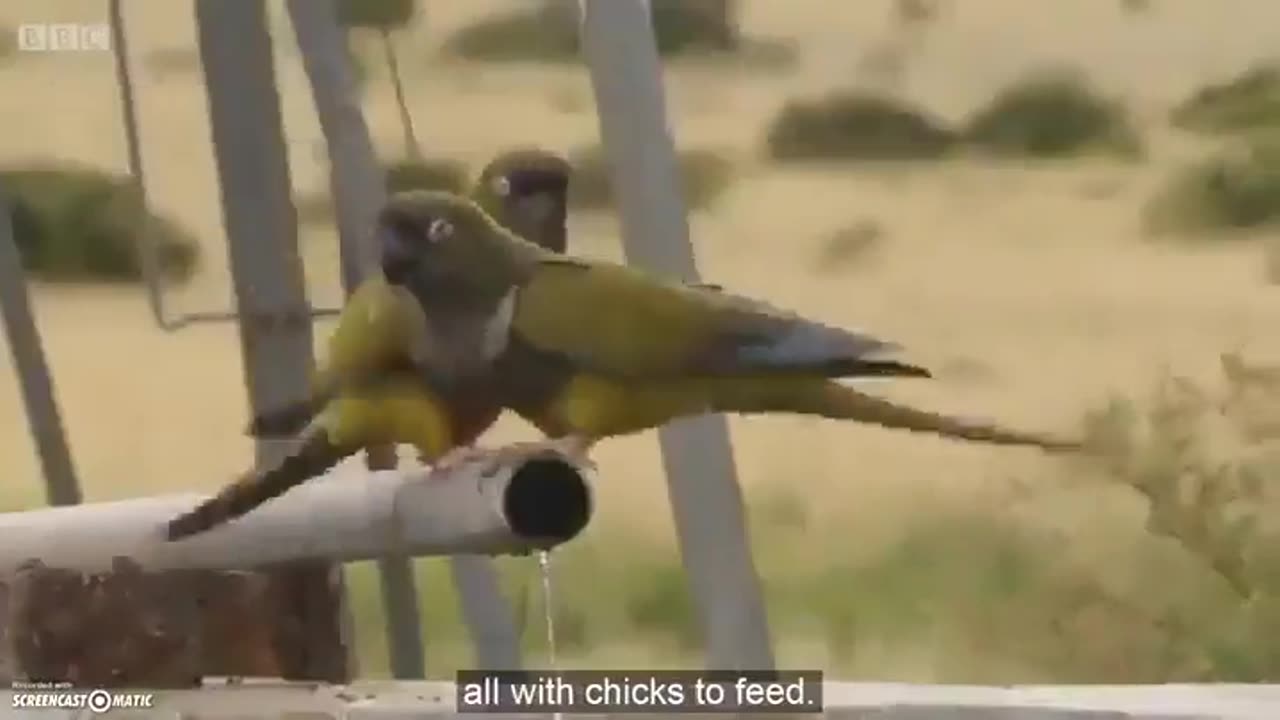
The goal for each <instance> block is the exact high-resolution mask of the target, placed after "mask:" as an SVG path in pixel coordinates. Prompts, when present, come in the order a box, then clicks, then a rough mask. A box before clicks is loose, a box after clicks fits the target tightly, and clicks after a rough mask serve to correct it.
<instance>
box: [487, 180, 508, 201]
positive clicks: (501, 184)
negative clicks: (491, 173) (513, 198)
mask: <svg viewBox="0 0 1280 720" xmlns="http://www.w3.org/2000/svg"><path fill="white" fill-rule="evenodd" d="M489 187H491V188H492V189H493V191H494V192H495V193H497V194H498V195H501V196H502V197H506V196H508V195H510V194H511V181H510V180H508V179H507V177H506V176H505V175H498V176H496V177H494V178H493V180H491V181H490V182H489Z"/></svg>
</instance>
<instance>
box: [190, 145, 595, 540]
mask: <svg viewBox="0 0 1280 720" xmlns="http://www.w3.org/2000/svg"><path fill="white" fill-rule="evenodd" d="M568 176H569V172H568V164H567V162H565V161H564V160H563V159H562V158H561V157H560V156H558V155H556V154H554V153H551V152H548V151H544V150H541V149H538V148H518V149H515V150H509V151H506V152H504V153H501V154H499V155H498V156H497V157H495V158H494V159H493V160H492V161H491V162H490V163H489V164H488V165H486V166H485V168H484V169H483V170H482V171H481V173H480V176H479V178H478V179H477V181H476V183H475V187H474V190H473V193H472V197H474V198H475V200H476V202H477V203H479V204H481V205H482V206H484V207H486V208H489V210H490V212H492V213H493V215H494V217H497V218H499V219H500V220H502V221H503V222H505V223H507V224H508V227H510V228H511V229H512V231H514V232H519V233H522V234H525V236H526V237H528V238H529V239H530V240H531V241H533V242H535V243H537V244H539V245H541V246H543V247H545V248H547V249H548V250H550V251H552V252H563V251H564V247H565V237H566V231H565V221H566V215H567V207H568V206H567V185H568ZM423 330H425V325H424V324H423V322H422V320H421V318H420V314H419V313H418V310H417V306H416V304H415V303H414V302H413V301H412V299H411V298H406V297H405V296H404V293H403V291H402V290H401V289H398V288H396V287H395V286H392V285H390V284H388V283H387V282H386V280H385V278H383V277H382V275H381V274H379V273H375V274H373V275H372V276H371V277H369V278H368V279H366V280H365V281H364V282H362V283H361V284H360V285H359V286H358V287H357V289H356V291H355V292H353V293H352V295H351V297H350V298H349V299H348V301H347V303H346V305H345V306H344V307H343V310H342V313H341V314H340V316H339V319H338V323H337V326H336V327H335V329H334V331H333V333H332V335H331V336H330V338H329V340H328V344H327V353H326V355H325V358H324V360H323V361H322V362H321V363H319V364H318V365H317V367H316V370H315V372H314V374H313V377H312V383H311V385H312V388H313V391H312V394H311V397H309V398H307V399H306V400H304V401H302V402H299V403H296V404H293V405H290V406H287V407H285V408H282V409H277V410H274V411H268V412H265V413H261V414H259V415H257V416H255V417H254V418H253V419H252V420H251V421H250V423H249V434H251V435H253V436H255V437H259V438H288V439H290V440H291V447H290V449H289V451H288V452H287V453H286V454H285V456H284V457H283V459H282V460H281V461H280V462H279V463H278V464H276V465H274V466H271V467H269V468H267V469H264V470H258V471H251V472H248V473H245V474H244V475H242V476H241V477H240V478H239V479H238V480H237V481H236V482H234V483H232V484H230V485H228V486H226V487H224V488H223V489H222V490H221V491H220V492H219V493H217V494H216V495H215V496H214V497H212V498H210V499H209V500H207V501H205V502H204V503H202V504H201V505H199V506H198V507H197V508H195V509H194V510H192V511H190V512H187V513H185V514H183V515H182V516H180V517H178V518H175V519H174V520H172V521H171V522H170V523H169V524H168V526H167V537H168V539H169V540H178V539H181V538H183V537H187V536H190V535H194V534H197V533H200V532H204V531H206V530H209V529H211V528H213V527H215V526H217V525H220V524H222V523H225V522H227V521H229V520H231V519H233V518H236V517H239V516H241V515H244V514H246V513H248V512H250V511H251V510H253V509H254V508H256V507H258V506H259V505H261V504H262V503H265V502H266V501H268V500H270V499H272V498H274V497H277V496H278V495H280V494H282V493H284V492H285V491H287V490H289V489H290V488H292V487H294V486H296V485H299V484H301V483H302V482H305V481H306V480H307V479H309V478H312V477H315V476H317V475H320V474H323V473H324V472H326V471H327V470H329V469H330V468H332V467H333V466H334V465H336V464H338V463H339V462H341V461H342V460H343V459H345V458H347V457H349V456H351V455H354V454H356V453H358V452H359V451H360V450H362V449H365V448H367V447H369V446H373V445H379V444H387V443H404V444H408V445H412V446H413V447H414V448H415V449H416V450H417V451H418V454H419V457H420V458H421V459H422V460H423V461H424V462H426V463H431V464H438V465H441V466H448V465H449V464H451V463H450V461H449V457H450V455H449V453H450V452H452V451H453V450H455V449H457V448H466V447H468V446H470V445H471V444H472V443H473V442H474V441H475V439H476V438H477V437H479V436H480V435H481V434H482V433H483V432H484V431H485V430H487V429H488V428H489V427H490V426H492V425H493V424H494V423H495V422H496V421H497V418H498V416H499V415H500V414H501V412H502V411H503V408H502V405H501V403H500V402H499V400H498V399H497V398H496V397H495V395H494V393H493V391H492V389H491V387H492V386H491V385H490V384H488V383H485V382H483V381H482V379H480V381H475V380H474V379H473V378H471V377H470V376H464V377H454V378H451V379H450V380H449V381H448V382H439V381H437V382H431V381H428V380H424V379H423V378H422V377H421V376H420V373H419V368H418V367H416V365H415V361H414V353H415V352H418V353H419V354H421V348H423V347H424V343H425V342H427V341H426V339H425V334H424V332H423Z"/></svg>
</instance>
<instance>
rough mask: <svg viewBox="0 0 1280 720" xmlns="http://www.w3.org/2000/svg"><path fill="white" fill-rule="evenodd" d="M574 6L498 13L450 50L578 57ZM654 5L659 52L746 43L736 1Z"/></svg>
mask: <svg viewBox="0 0 1280 720" xmlns="http://www.w3.org/2000/svg"><path fill="white" fill-rule="evenodd" d="M573 5H574V4H572V3H570V4H565V3H563V2H558V1H557V0H547V1H544V2H542V3H540V4H539V5H537V6H534V7H531V8H525V9H521V10H516V11H512V12H507V13H500V14H495V15H493V16H491V17H487V18H484V19H482V20H480V21H478V22H476V23H474V24H472V25H469V26H466V27H464V28H461V29H460V30H458V31H457V32H456V33H455V34H454V35H453V36H451V37H450V38H449V39H448V40H446V41H445V46H444V50H445V52H446V53H448V54H451V55H454V56H457V57H461V58H466V59H468V60H483V61H492V62H549V61H566V60H573V59H575V58H576V57H577V55H578V22H577V16H576V10H575V8H574V6H573ZM650 7H651V13H652V19H653V30H654V36H655V37H656V39H657V44H658V52H659V53H661V54H662V55H664V56H677V55H689V54H697V53H703V52H717V51H719V52H723V51H734V50H737V49H738V48H739V46H740V38H739V35H738V30H737V27H736V24H735V23H734V22H733V15H734V13H733V10H734V8H733V3H732V2H731V0H651V3H650ZM726 18H727V19H728V22H726Z"/></svg>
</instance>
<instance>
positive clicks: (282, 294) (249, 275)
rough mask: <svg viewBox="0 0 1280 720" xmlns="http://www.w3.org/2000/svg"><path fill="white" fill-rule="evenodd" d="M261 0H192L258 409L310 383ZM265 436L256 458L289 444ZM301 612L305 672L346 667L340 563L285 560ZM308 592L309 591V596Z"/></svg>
mask: <svg viewBox="0 0 1280 720" xmlns="http://www.w3.org/2000/svg"><path fill="white" fill-rule="evenodd" d="M265 14H266V8H265V6H264V4H263V2H262V1H261V0H239V1H238V2H225V0H197V1H196V23H197V29H198V37H199V44H200V58H201V60H202V62H203V67H204V75H205V84H206V91H207V94H208V99H209V122H210V129H211V132H212V137H213V143H214V149H215V154H216V160H217V168H218V178H219V186H220V188H221V195H222V211H223V212H222V215H223V225H224V227H225V229H226V233H227V243H228V249H229V254H230V261H231V272H232V275H233V280H234V286H235V292H236V298H237V307H238V310H239V314H240V343H241V354H242V357H243V362H244V367H245V382H246V385H247V386H248V391H249V404H250V408H251V410H252V411H253V412H255V413H256V412H262V411H265V410H268V409H273V408H278V407H282V406H285V405H287V404H289V403H292V402H297V401H300V400H302V399H303V398H305V397H306V395H307V394H308V391H309V388H308V378H309V377H310V372H311V361H312V359H311V353H312V338H311V321H310V308H309V306H308V304H307V298H306V291H305V287H304V283H303V275H302V263H301V261H300V259H299V257H298V249H297V238H298V230H297V213H296V211H295V209H294V206H293V199H292V195H291V185H290V182H289V167H288V160H287V155H286V153H285V145H284V138H283V137H282V134H283V132H282V121H281V115H280V98H279V96H278V95H277V93H276V87H275V73H274V70H273V68H274V64H273V58H272V54H271V37H270V35H269V34H268V32H267V25H266V17H265ZM275 445H276V444H275V443H266V442H260V443H258V446H257V452H256V455H257V462H258V463H264V462H270V461H271V460H272V459H273V456H274V455H276V454H277V453H278V452H279V451H280V450H281V449H282V448H281V447H279V446H275ZM288 573H289V574H290V575H292V576H293V580H292V581H291V584H293V585H294V588H295V592H294V593H293V597H295V598H298V604H297V605H296V606H295V612H296V619H297V621H298V622H299V623H300V624H301V625H303V626H304V627H306V628H307V633H306V637H307V638H308V642H309V643H311V646H310V647H307V648H305V649H300V651H301V652H303V653H304V656H305V657H306V658H307V661H308V665H307V667H306V668H305V669H304V673H305V674H306V675H307V676H308V677H311V678H313V679H325V680H330V681H332V680H333V679H335V678H341V677H349V676H350V675H351V658H350V652H349V651H348V648H349V647H350V643H349V642H347V638H345V637H343V635H344V631H349V627H344V625H343V622H342V619H341V617H340V615H341V614H340V613H335V612H332V610H333V609H334V608H338V607H342V598H343V583H342V575H341V567H340V566H337V565H333V564H330V563H316V564H314V565H311V566H308V567H306V568H302V567H294V568H290V569H289V570H288ZM304 599H305V600H306V602H303V600H304Z"/></svg>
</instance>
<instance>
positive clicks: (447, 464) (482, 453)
mask: <svg viewBox="0 0 1280 720" xmlns="http://www.w3.org/2000/svg"><path fill="white" fill-rule="evenodd" d="M492 455H493V451H492V450H486V449H485V448H482V447H476V446H475V445H460V446H458V447H456V448H453V449H452V450H450V451H448V452H446V453H445V454H444V455H441V456H440V457H439V459H437V460H436V461H435V462H430V461H427V462H426V463H425V464H428V465H430V466H431V472H433V473H436V472H451V471H453V470H456V469H458V468H459V467H462V466H463V465H469V464H471V463H473V462H479V461H481V460H488V459H489V458H490V457H491V456H492ZM424 460H425V458H424Z"/></svg>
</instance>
